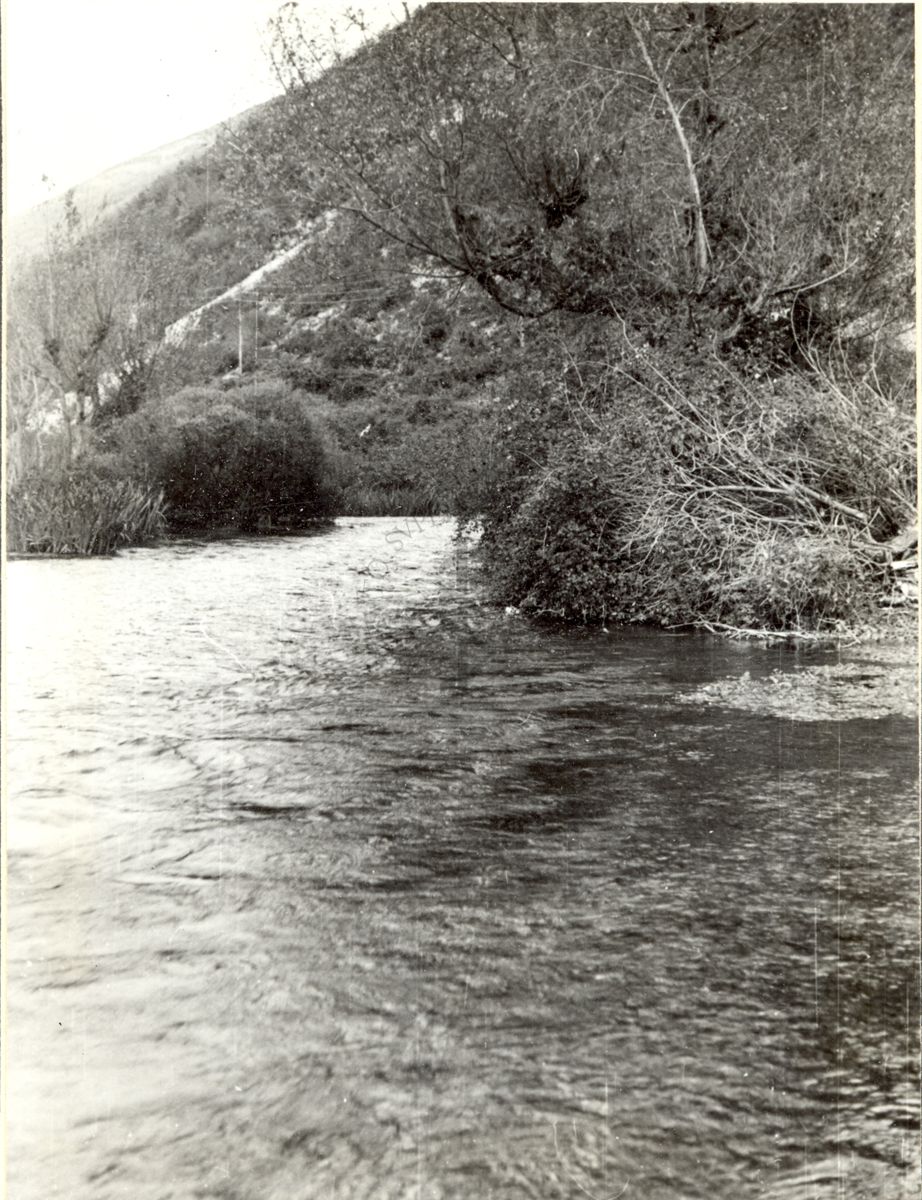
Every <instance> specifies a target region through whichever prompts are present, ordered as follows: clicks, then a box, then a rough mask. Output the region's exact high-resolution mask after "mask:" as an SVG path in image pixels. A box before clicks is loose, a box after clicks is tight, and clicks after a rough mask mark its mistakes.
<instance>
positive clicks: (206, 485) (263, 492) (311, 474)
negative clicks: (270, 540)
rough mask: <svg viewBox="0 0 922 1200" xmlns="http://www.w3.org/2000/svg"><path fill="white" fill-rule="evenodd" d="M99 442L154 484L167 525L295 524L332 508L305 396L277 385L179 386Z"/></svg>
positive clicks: (332, 490) (331, 487) (324, 459)
mask: <svg viewBox="0 0 922 1200" xmlns="http://www.w3.org/2000/svg"><path fill="white" fill-rule="evenodd" d="M109 448H110V449H111V450H112V451H113V452H114V453H115V454H116V455H117V456H119V457H120V458H121V459H122V460H124V461H125V462H126V463H127V464H128V467H129V470H130V472H131V473H132V474H133V475H134V476H136V477H138V478H143V479H147V480H149V481H151V482H152V483H153V484H156V485H157V486H159V487H160V488H162V490H163V495H164V500H165V504H166V513H167V519H168V521H169V524H170V526H171V527H172V528H174V529H184V528H191V527H196V528H202V527H207V526H215V525H231V526H234V527H236V528H239V529H242V530H257V529H268V528H274V527H279V526H281V527H283V528H298V527H300V526H303V525H305V524H308V523H310V522H311V521H314V520H317V519H318V518H324V517H327V516H329V515H330V514H331V513H332V512H333V511H334V509H335V506H336V486H335V482H334V480H333V479H332V468H331V464H330V461H329V456H328V452H327V448H326V446H325V444H324V441H323V439H322V437H321V435H320V434H319V433H318V431H317V429H316V427H315V424H314V422H313V420H312V419H311V416H310V412H309V408H308V404H307V401H306V400H305V399H304V398H303V397H302V396H300V395H298V394H297V393H295V392H293V391H291V390H290V389H288V388H287V387H286V386H285V385H283V384H279V383H263V384H256V383H254V384H248V385H242V386H238V387H236V388H233V389H229V390H220V389H217V388H185V389H184V390H183V391H181V392H178V393H177V394H176V395H175V396H172V397H170V398H169V399H168V400H165V401H162V402H159V403H156V404H153V405H149V406H148V407H146V408H145V409H143V410H141V411H140V412H138V413H136V414H134V415H133V416H131V417H129V418H128V419H126V420H125V421H122V422H121V423H120V424H119V426H118V427H117V428H116V429H115V430H114V431H113V432H112V434H111V436H110V439H109Z"/></svg>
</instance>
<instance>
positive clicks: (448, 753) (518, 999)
mask: <svg viewBox="0 0 922 1200" xmlns="http://www.w3.org/2000/svg"><path fill="white" fill-rule="evenodd" d="M390 529H391V523H390V522H388V521H384V520H373V519H369V520H356V521H354V522H352V523H351V524H350V527H349V528H343V527H339V528H337V530H336V531H335V533H334V534H332V535H330V536H325V537H313V538H309V539H303V540H299V539H285V540H278V541H272V542H259V541H256V540H247V539H238V540H234V541H230V542H223V543H220V544H216V545H207V546H194V545H191V544H184V545H181V546H174V547H164V548H160V549H158V550H150V551H140V552H136V553H134V554H131V555H127V556H125V558H123V559H121V560H116V561H113V562H108V563H104V564H103V563H92V564H83V565H80V564H66V566H65V567H64V570H63V571H62V570H61V569H60V568H61V566H62V564H38V563H23V564H14V566H15V567H16V569H17V571H18V572H19V574H18V576H14V577H13V578H12V580H11V582H12V585H13V593H12V605H11V608H12V611H11V622H12V627H13V635H12V636H11V645H15V647H16V656H15V662H14V663H13V664H12V666H13V669H14V676H13V678H14V688H15V691H14V693H13V694H15V696H16V699H17V706H18V712H17V714H16V716H15V728H14V730H13V739H12V742H11V746H12V749H13V752H14V755H15V759H16V761H15V763H14V774H13V778H15V779H17V780H21V781H22V782H23V784H26V785H27V786H21V787H20V788H19V789H18V795H16V796H14V797H13V798H12V799H11V806H10V807H11V815H12V818H13V821H12V831H11V834H10V902H11V912H12V917H11V922H10V945H11V949H12V955H11V959H10V968H9V970H10V1027H11V1031H12V1035H13V1043H12V1045H13V1050H12V1053H11V1061H10V1066H11V1080H12V1083H11V1086H12V1088H13V1089H14V1094H15V1095H16V1096H17V1097H18V1100H19V1103H18V1104H17V1111H16V1113H15V1114H14V1118H13V1121H12V1124H11V1153H10V1173H11V1179H12V1180H13V1181H14V1184H15V1195H16V1196H17V1197H18V1198H21V1200H31V1198H32V1197H35V1200H39V1198H41V1200H48V1198H51V1197H65V1196H66V1197H68V1200H70V1198H73V1197H89V1196H92V1197H94V1200H95V1198H96V1197H103V1198H105V1197H113V1198H116V1197H117V1198H121V1197H123V1196H127V1195H128V1194H129V1193H130V1194H132V1195H133V1196H137V1197H142V1198H149V1200H162V1197H164V1196H165V1195H167V1194H169V1195H175V1196H177V1197H180V1196H182V1197H186V1196H203V1197H204V1196H224V1197H227V1198H230V1197H234V1198H235V1200H244V1198H245V1197H246V1198H248V1200H249V1198H258V1200H275V1198H278V1200H292V1198H294V1197H297V1198H299V1200H300V1198H304V1200H313V1198H314V1197H317V1198H318V1200H319V1198H323V1200H339V1198H341V1200H361V1198H362V1197H369V1198H372V1197H373V1198H374V1200H381V1198H387V1197H394V1198H395V1200H402V1198H403V1197H414V1200H415V1198H417V1197H419V1200H424V1198H425V1200H430V1198H431V1200H437V1198H440V1200H469V1198H471V1197H474V1196H476V1197H478V1198H479V1197H481V1196H483V1197H491V1198H493V1200H525V1198H530V1197H534V1198H535V1200H538V1198H540V1200H557V1198H559V1200H564V1198H567V1200H569V1198H570V1197H573V1196H577V1195H589V1196H591V1197H594V1198H595V1200H602V1197H609V1196H613V1195H618V1194H629V1195H635V1196H643V1197H644V1200H687V1198H688V1197H699V1196H700V1197H705V1196H707V1197H718V1198H726V1200H746V1198H749V1197H753V1198H755V1197H779V1198H780V1197H788V1198H791V1200H844V1197H846V1196H847V1197H848V1198H849V1200H853V1198H854V1200H864V1198H865V1197H867V1200H871V1198H872V1197H878V1196H888V1197H889V1196H892V1197H894V1198H895V1200H908V1197H910V1196H914V1195H915V1194H916V1193H917V1191H918V1182H919V1175H918V1156H917V1151H916V1143H917V1135H916V1129H917V1124H918V1100H917V1071H916V1063H917V1057H916V1056H917V1048H918V1043H917V1036H916V1032H915V1031H916V1029H917V1027H918V1016H919V1013H918V994H919V988H918V970H917V965H916V964H917V949H918V933H917V919H916V917H917V904H916V900H915V897H916V895H917V890H918V831H917V828H916V821H915V817H916V811H917V810H916V803H915V799H914V796H915V763H914V761H913V755H912V752H911V744H912V736H911V728H910V723H909V722H905V721H900V720H897V719H894V718H887V719H881V720H876V721H848V722H844V723H843V722H839V723H831V722H812V723H809V722H795V721H790V720H785V719H780V718H778V717H776V716H770V715H769V716H760V715H755V714H752V713H745V712H737V711H731V710H726V709H725V710H719V709H715V708H713V707H699V706H696V705H694V704H689V703H687V702H686V700H685V699H683V697H686V696H687V695H688V694H690V693H691V692H693V691H694V689H696V688H698V687H699V686H701V685H702V684H706V683H708V682H710V681H712V680H714V679H718V678H722V677H725V676H734V677H741V676H743V674H744V673H745V672H749V673H750V676H751V677H752V678H754V679H757V678H764V677H767V676H769V675H770V674H771V673H772V672H773V671H777V670H786V671H787V670H796V669H798V667H799V665H802V664H803V662H804V661H807V660H805V657H804V656H803V655H798V654H795V653H793V652H791V651H788V650H777V649H775V650H764V649H760V648H755V647H737V646H729V645H727V644H726V643H720V642H717V641H715V640H713V639H709V638H704V637H699V636H682V637H676V636H673V635H669V634H663V633H660V632H657V631H651V630H631V631H628V630H617V631H614V632H613V633H611V634H609V635H603V634H593V633H588V632H585V631H576V632H569V631H566V630H560V629H554V628H536V627H534V626H531V625H529V624H528V623H526V622H524V621H521V620H519V619H516V618H508V617H505V616H504V615H503V614H502V613H501V612H496V611H494V610H492V609H489V608H487V607H485V606H484V605H482V604H481V603H480V600H479V595H478V590H477V577H476V573H475V572H472V571H471V569H470V567H469V565H468V564H467V561H466V560H465V558H464V557H463V555H459V554H458V553H457V552H456V551H455V550H453V549H452V544H451V541H450V532H451V530H450V526H449V525H447V524H445V523H443V522H439V521H418V522H416V523H415V524H414V526H413V529H412V530H411V532H410V533H409V534H405V536H404V537H403V540H402V543H401V550H400V552H399V554H398V553H396V552H394V550H393V547H392V544H391V543H390V542H388V541H387V536H386V535H387V534H388V532H389V531H390ZM11 574H12V572H11ZM808 661H810V662H815V661H822V658H821V656H820V658H817V657H816V656H811V657H810V658H809V660H808ZM64 679H66V680H67V686H62V680H64ZM62 997H66V1002H62V999H61V998H62ZM17 1046H18V1047H19V1050H17ZM164 1181H168V1182H166V1183H165V1182H164Z"/></svg>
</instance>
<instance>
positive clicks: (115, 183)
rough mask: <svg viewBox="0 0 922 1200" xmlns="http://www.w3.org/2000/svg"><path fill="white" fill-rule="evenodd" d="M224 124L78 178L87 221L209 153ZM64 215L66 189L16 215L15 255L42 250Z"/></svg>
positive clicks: (11, 233)
mask: <svg viewBox="0 0 922 1200" xmlns="http://www.w3.org/2000/svg"><path fill="white" fill-rule="evenodd" d="M221 128H222V127H221V126H218V125H215V126H213V127H212V128H211V129H203V130H200V131H199V132H197V133H192V134H189V135H188V137H184V138H180V139H179V140H178V141H175V142H169V143H168V144H167V145H165V146H158V147H157V148H156V149H155V150H150V151H148V152H147V153H145V154H139V155H138V156H137V157H136V158H132V159H130V160H129V161H128V162H123V163H119V164H117V165H116V166H114V167H110V168H109V169H108V170H107V171H103V172H101V173H100V174H99V175H94V176H93V177H92V178H91V179H86V180H84V181H83V182H82V183H78V184H77V185H76V187H74V188H73V189H72V190H73V197H74V201H75V203H76V205H77V207H78V208H79V210H80V212H81V213H82V214H83V216H84V218H85V219H86V220H87V221H88V222H92V221H94V220H96V219H97V218H99V217H101V216H106V217H111V216H113V215H114V214H115V213H116V212H117V211H118V210H119V209H120V208H122V207H123V206H124V205H126V204H127V203H129V201H131V200H133V199H134V198H135V197H136V196H138V195H140V193H141V192H142V191H144V189H145V188H147V187H150V185H151V184H152V183H154V181H155V180H157V179H159V178H160V177H161V176H163V175H166V174H168V173H169V172H171V171H173V170H174V169H175V168H176V167H177V166H179V164H180V163H182V162H185V161H186V160H188V159H191V158H196V157H198V156H199V155H201V154H204V153H205V151H206V150H208V149H209V148H210V147H211V146H213V145H214V143H215V140H216V139H217V137H218V135H219V133H220V131H221ZM63 218H64V196H63V195H60V196H55V197H53V198H52V199H50V200H46V201H45V202H44V203H42V204H38V205H36V206H35V207H34V208H30V209H28V210H27V211H26V212H24V213H20V214H18V215H17V216H15V217H12V218H11V219H10V222H9V226H8V237H9V247H8V249H9V253H10V254H11V255H12V256H13V257H15V258H21V257H29V256H31V255H33V254H40V253H41V252H42V251H43V250H44V249H45V246H46V244H47V241H48V238H49V236H50V235H51V234H52V232H53V230H54V229H55V228H56V227H57V226H58V225H59V224H60V223H61V221H62V220H63Z"/></svg>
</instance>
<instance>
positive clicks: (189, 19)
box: [3, 0, 415, 213]
mask: <svg viewBox="0 0 922 1200" xmlns="http://www.w3.org/2000/svg"><path fill="white" fill-rule="evenodd" d="M280 6H281V0H4V5H3V9H4V11H3V52H4V64H3V67H4V71H3V73H4V79H3V84H4V86H3V96H4V120H5V137H4V145H3V157H4V174H5V186H6V204H7V207H8V211H9V212H10V213H16V212H18V211H21V210H22V209H24V208H29V207H30V206H31V205H33V204H37V203H39V202H40V201H42V200H45V199H47V198H48V197H49V196H50V195H52V194H54V193H57V192H60V191H63V190H65V189H66V188H68V187H71V186H73V185H74V184H76V183H79V182H80V181H81V180H83V179H88V178H90V177H91V176H93V175H96V174H98V173H99V172H100V171H103V170H105V169H106V168H107V167H111V166H115V165H116V164H117V163H120V162H124V161H126V160H127V159H130V158H134V157H135V156H136V155H139V154H143V153H145V152H146V151H148V150H153V149H155V148H156V147H158V146H162V145H165V144H166V143H168V142H173V141H176V140H177V139H179V138H181V137H185V136H186V135H187V134H190V133H195V132H196V131H197V130H199V129H205V128H207V127H208V126H211V125H216V124H218V122H220V121H222V120H224V119H225V118H227V117H230V116H232V115H233V114H234V113H238V112H241V111H243V110H244V109H246V108H249V107H251V106H252V105H254V104H258V103H260V101H263V100H267V99H268V98H269V97H270V96H272V95H273V94H275V93H276V92H277V91H278V90H279V89H278V86H277V84H276V82H275V80H274V78H273V75H272V71H271V67H270V66H269V63H268V60H267V58H266V55H265V52H264V47H265V45H266V40H267V39H266V24H267V21H268V20H269V18H270V17H271V16H273V15H274V14H275V12H276V11H277V10H278V9H279V7H280ZM299 7H300V10H301V11H302V13H304V14H305V15H307V16H309V17H310V18H311V19H312V20H313V21H315V22H317V24H318V25H319V24H328V22H329V19H331V18H334V17H335V15H336V13H337V12H341V11H342V10H343V9H344V8H346V7H349V4H348V0H326V3H305V4H301V5H300V6H299ZM353 7H355V8H357V9H360V10H362V11H363V13H364V14H365V16H366V18H367V19H368V20H369V22H370V23H371V24H373V25H375V26H377V25H381V24H383V23H384V22H386V21H388V20H391V19H393V16H394V14H395V13H399V5H398V3H397V0H355V3H354V4H353ZM414 7H415V5H414ZM42 176H47V178H48V180H49V182H48V183H43V181H42Z"/></svg>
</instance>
